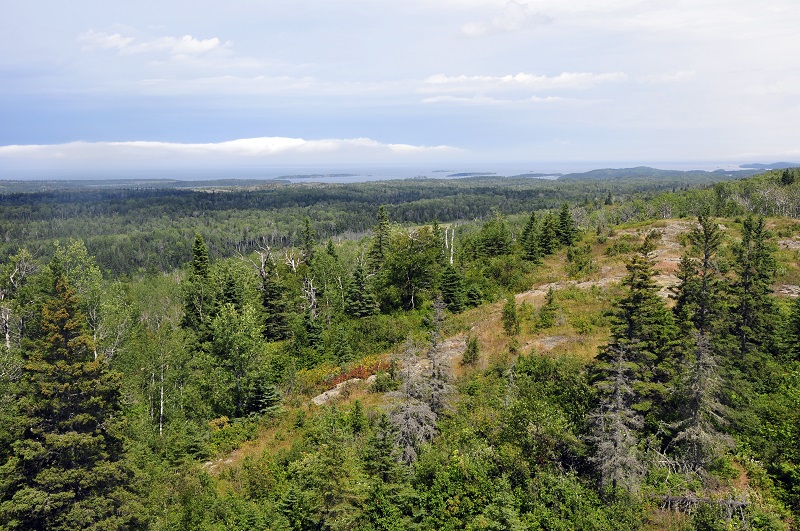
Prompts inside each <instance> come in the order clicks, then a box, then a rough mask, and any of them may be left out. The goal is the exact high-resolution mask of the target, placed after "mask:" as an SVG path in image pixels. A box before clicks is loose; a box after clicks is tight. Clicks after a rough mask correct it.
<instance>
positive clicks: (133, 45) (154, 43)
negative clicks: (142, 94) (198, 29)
mask: <svg viewBox="0 0 800 531" xmlns="http://www.w3.org/2000/svg"><path fill="white" fill-rule="evenodd" d="M78 42H81V43H83V44H84V48H85V49H87V50H92V49H98V48H99V49H103V50H108V49H116V50H117V51H118V52H119V53H120V54H124V55H131V54H139V53H160V52H166V53H168V54H170V55H174V56H183V55H190V56H193V55H202V54H206V53H208V52H211V51H213V50H219V49H222V48H225V47H229V46H230V42H225V43H222V41H220V40H219V38H217V37H212V38H210V39H196V38H194V37H192V36H191V35H184V36H182V37H169V36H167V37H158V38H155V39H150V40H144V41H138V40H137V39H136V38H135V37H126V36H123V35H122V34H120V33H104V32H98V31H94V30H89V31H86V32H83V33H81V34H80V35H78Z"/></svg>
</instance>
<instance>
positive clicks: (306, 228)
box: [300, 217, 317, 264]
mask: <svg viewBox="0 0 800 531" xmlns="http://www.w3.org/2000/svg"><path fill="white" fill-rule="evenodd" d="M316 239H317V233H316V232H315V231H314V229H312V228H311V220H310V219H309V218H308V217H305V218H304V219H303V230H302V231H301V232H300V248H301V250H302V252H303V261H304V262H305V263H307V264H310V263H311V261H312V260H313V259H314V246H315V245H316V243H317V242H316Z"/></svg>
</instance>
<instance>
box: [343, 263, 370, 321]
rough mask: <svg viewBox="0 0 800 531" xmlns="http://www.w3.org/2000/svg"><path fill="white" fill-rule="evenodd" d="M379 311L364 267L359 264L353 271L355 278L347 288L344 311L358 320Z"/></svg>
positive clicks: (349, 282) (348, 283)
mask: <svg viewBox="0 0 800 531" xmlns="http://www.w3.org/2000/svg"><path fill="white" fill-rule="evenodd" d="M377 310H378V302H377V301H376V300H375V296H374V295H373V294H372V289H371V287H370V286H369V285H368V283H367V275H366V272H365V271H364V266H363V265H362V264H361V263H360V262H359V263H358V264H356V268H355V270H354V271H353V277H352V278H351V279H349V281H348V282H347V285H346V286H345V293H344V311H345V313H347V315H349V316H351V317H356V318H359V319H360V318H362V317H368V316H370V315H373V314H374V313H375V312H376V311H377Z"/></svg>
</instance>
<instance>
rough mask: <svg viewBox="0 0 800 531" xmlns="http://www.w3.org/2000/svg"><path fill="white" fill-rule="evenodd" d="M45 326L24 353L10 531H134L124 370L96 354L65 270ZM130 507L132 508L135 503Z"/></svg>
mask: <svg viewBox="0 0 800 531" xmlns="http://www.w3.org/2000/svg"><path fill="white" fill-rule="evenodd" d="M54 276H55V281H54V285H53V289H52V294H51V296H50V298H49V299H48V300H47V301H46V302H45V304H44V307H43V308H42V317H41V326H40V333H39V335H38V337H37V338H36V339H35V341H33V342H32V344H30V345H28V346H27V347H26V348H25V349H24V350H23V356H24V362H25V365H24V369H23V374H22V377H21V380H20V383H19V393H18V402H17V407H18V422H19V425H20V427H21V436H20V438H19V439H18V440H17V441H16V442H15V443H14V444H13V449H12V457H11V458H10V459H9V460H8V461H7V462H6V464H5V465H4V466H3V467H2V468H0V500H1V502H0V522H1V523H2V524H3V525H4V526H5V527H4V528H5V529H50V530H73V529H127V528H130V527H132V526H134V525H135V524H136V517H135V514H136V507H135V506H133V505H130V504H131V503H134V502H132V500H131V496H130V494H129V493H128V492H127V491H126V484H127V483H128V481H129V480H130V479H131V472H130V471H129V470H128V468H127V467H126V465H125V461H124V457H125V454H124V448H123V433H122V423H123V419H122V411H121V407H120V376H119V375H117V374H114V373H112V372H111V371H110V370H109V369H108V367H107V362H106V360H105V359H104V358H103V357H102V356H100V357H99V358H97V359H95V357H94V354H93V348H92V344H91V340H90V339H89V338H88V337H87V335H86V334H85V332H84V330H83V328H82V326H83V322H84V319H85V318H84V316H83V315H82V314H81V313H80V312H79V311H78V301H77V298H76V297H75V293H74V291H73V290H72V288H71V287H70V286H69V285H68V284H67V282H66V278H65V277H64V276H63V274H62V273H61V271H59V268H58V267H55V268H54ZM126 505H127V506H126Z"/></svg>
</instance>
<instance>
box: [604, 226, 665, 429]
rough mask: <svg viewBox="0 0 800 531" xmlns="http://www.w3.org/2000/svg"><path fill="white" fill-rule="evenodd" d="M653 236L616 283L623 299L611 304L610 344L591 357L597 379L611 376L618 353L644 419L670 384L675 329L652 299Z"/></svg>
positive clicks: (654, 290) (661, 306) (655, 296)
mask: <svg viewBox="0 0 800 531" xmlns="http://www.w3.org/2000/svg"><path fill="white" fill-rule="evenodd" d="M657 237H658V234H657V233H655V232H650V233H649V234H648V235H647V237H646V238H645V241H644V243H643V244H642V246H641V247H640V248H639V250H638V251H637V252H636V253H635V254H634V255H633V256H632V257H631V258H630V260H629V261H628V263H627V265H626V268H627V270H628V274H627V275H626V277H625V278H624V279H623V281H622V283H623V286H624V287H625V291H626V292H625V295H624V296H623V297H622V299H621V300H620V301H619V303H618V304H617V312H616V315H615V316H614V325H613V327H612V331H611V341H610V342H609V345H608V346H607V347H605V349H603V350H602V351H601V352H600V354H599V355H598V356H597V360H598V361H599V362H600V365H599V369H600V372H601V374H604V375H605V376H601V380H602V379H607V378H608V373H609V371H615V370H617V369H615V364H616V363H617V361H616V357H617V356H618V352H620V351H623V352H624V356H625V361H626V363H629V364H630V366H629V368H628V369H626V370H629V371H630V378H631V379H630V385H631V387H632V389H633V392H634V397H633V402H632V404H633V406H632V407H634V409H636V410H637V411H640V412H643V413H647V412H649V411H650V410H651V408H652V406H653V404H654V403H656V404H659V403H661V402H662V401H663V400H664V399H665V397H666V394H667V391H668V390H667V388H666V384H667V382H668V381H669V380H670V379H671V378H672V376H673V375H672V374H671V373H670V372H669V369H667V368H666V367H668V366H669V365H670V364H671V363H672V362H673V360H672V359H671V356H672V355H674V352H673V349H672V347H673V346H674V345H673V342H674V340H675V337H676V334H677V329H676V327H675V323H674V320H673V318H672V314H671V313H670V311H669V310H668V309H667V307H666V305H665V304H664V301H663V300H662V299H661V297H659V296H658V286H657V285H656V283H655V281H654V280H653V276H654V275H655V270H654V269H653V259H652V256H651V254H652V252H653V250H654V249H655V239H656V238H657Z"/></svg>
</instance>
